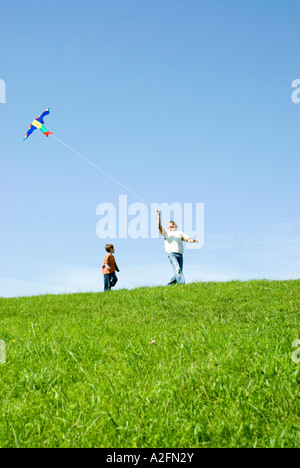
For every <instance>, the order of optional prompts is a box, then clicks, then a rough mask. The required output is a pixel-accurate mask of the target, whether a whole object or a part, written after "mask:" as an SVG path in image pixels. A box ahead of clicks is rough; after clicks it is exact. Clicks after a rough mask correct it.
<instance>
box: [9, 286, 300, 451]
mask: <svg viewBox="0 0 300 468" xmlns="http://www.w3.org/2000/svg"><path fill="white" fill-rule="evenodd" d="M299 318H300V280H296V281H282V282H280V281H250V282H237V281H233V282H228V283H193V284H188V285H176V286H172V287H156V288H139V289H135V290H131V291H127V290H120V291H110V292H108V293H99V294H95V293H89V294H70V295H58V296H53V295H46V296H38V297H29V298H17V299H3V298H2V299H0V339H1V340H4V341H5V344H6V363H5V364H0V399H1V409H0V411H1V418H0V447H15V446H19V447H107V448H111V447H115V448H118V447H122V448H125V447H138V448H141V447H153V448H154V447H167V448H175V447H177V448H178V447H182V448H183V447H185V448H188V447H297V446H299V445H300V426H299V401H300V399H299V395H300V392H299V383H300V374H299V370H300V363H299V364H297V363H295V362H293V360H292V353H293V352H294V351H295V349H294V348H293V347H292V343H293V341H294V340H296V339H300V327H299ZM153 340H154V341H155V343H152V341H153Z"/></svg>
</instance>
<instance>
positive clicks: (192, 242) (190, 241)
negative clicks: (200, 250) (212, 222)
mask: <svg viewBox="0 0 300 468" xmlns="http://www.w3.org/2000/svg"><path fill="white" fill-rule="evenodd" d="M187 242H189V243H190V244H199V241H197V239H191V238H189V239H188V240H187Z"/></svg>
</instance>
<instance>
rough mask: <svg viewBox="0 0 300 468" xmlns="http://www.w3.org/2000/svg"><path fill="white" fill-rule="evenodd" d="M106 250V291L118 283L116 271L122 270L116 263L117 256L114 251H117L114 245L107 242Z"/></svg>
mask: <svg viewBox="0 0 300 468" xmlns="http://www.w3.org/2000/svg"><path fill="white" fill-rule="evenodd" d="M105 250H106V252H108V254H107V255H106V257H105V259H104V262H103V266H102V273H103V279H104V291H109V290H110V289H111V288H113V287H114V286H115V285H116V284H117V281H118V277H117V275H116V273H115V272H116V271H120V270H119V268H118V266H117V264H116V260H115V257H114V256H113V253H115V249H114V246H113V245H112V244H106V246H105Z"/></svg>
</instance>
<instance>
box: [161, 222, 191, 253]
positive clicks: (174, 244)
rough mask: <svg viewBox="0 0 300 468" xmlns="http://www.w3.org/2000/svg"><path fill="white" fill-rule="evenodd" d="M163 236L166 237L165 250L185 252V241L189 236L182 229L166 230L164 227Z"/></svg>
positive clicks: (168, 251)
mask: <svg viewBox="0 0 300 468" xmlns="http://www.w3.org/2000/svg"><path fill="white" fill-rule="evenodd" d="M161 233H162V236H163V238H164V239H165V250H166V252H167V254H169V253H172V252H173V253H180V254H183V241H187V240H188V239H189V236H187V235H186V234H184V232H182V231H166V230H165V229H164V228H162V232H161Z"/></svg>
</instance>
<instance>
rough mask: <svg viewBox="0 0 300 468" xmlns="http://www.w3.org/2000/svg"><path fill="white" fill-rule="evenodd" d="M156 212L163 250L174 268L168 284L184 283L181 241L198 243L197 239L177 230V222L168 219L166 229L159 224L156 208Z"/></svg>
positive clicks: (159, 216)
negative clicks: (163, 240) (163, 243)
mask: <svg viewBox="0 0 300 468" xmlns="http://www.w3.org/2000/svg"><path fill="white" fill-rule="evenodd" d="M156 213H157V214H158V218H157V225H158V230H159V232H160V234H161V235H162V236H163V238H164V239H165V250H166V252H167V254H168V257H169V260H170V262H171V265H172V267H173V270H174V276H173V277H172V278H171V280H170V281H169V283H168V286H169V285H171V284H175V283H180V284H184V283H185V279H184V276H183V241H185V242H189V243H198V241H197V239H191V238H190V237H189V236H188V235H187V234H185V233H184V232H182V231H177V224H176V223H175V222H174V221H170V222H169V224H168V229H169V230H168V231H166V230H165V229H164V228H163V227H162V225H161V213H160V211H158V210H156Z"/></svg>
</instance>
